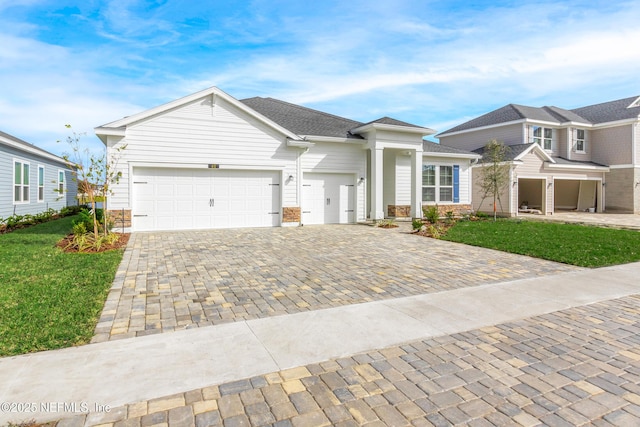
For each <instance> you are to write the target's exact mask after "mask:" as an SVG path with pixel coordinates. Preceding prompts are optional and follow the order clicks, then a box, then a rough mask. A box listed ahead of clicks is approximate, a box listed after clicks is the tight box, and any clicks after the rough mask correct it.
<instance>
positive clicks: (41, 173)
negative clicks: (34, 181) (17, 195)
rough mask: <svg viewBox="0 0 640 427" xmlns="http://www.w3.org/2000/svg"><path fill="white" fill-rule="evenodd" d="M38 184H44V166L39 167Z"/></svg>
mask: <svg viewBox="0 0 640 427" xmlns="http://www.w3.org/2000/svg"><path fill="white" fill-rule="evenodd" d="M38 185H44V168H38Z"/></svg>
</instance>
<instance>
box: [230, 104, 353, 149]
mask: <svg viewBox="0 0 640 427" xmlns="http://www.w3.org/2000/svg"><path fill="white" fill-rule="evenodd" d="M240 102H242V103H243V104H245V105H246V106H248V107H249V108H252V109H253V110H255V111H257V112H258V113H260V114H262V115H263V116H265V117H266V118H268V119H269V120H272V121H274V122H275V123H277V124H279V125H280V126H282V127H284V128H285V129H288V130H290V131H291V132H294V133H296V134H298V135H316V136H330V137H339V138H356V139H362V137H361V136H359V135H352V134H351V133H350V132H349V131H350V130H351V129H354V128H356V127H358V126H361V125H362V123H360V122H357V121H355V120H350V119H346V118H344V117H339V116H334V115H333V114H328V113H324V112H322V111H318V110H313V109H311V108H307V107H302V106H300V105H295V104H290V103H288V102H285V101H280V100H278V99H273V98H262V97H254V98H247V99H241V100H240Z"/></svg>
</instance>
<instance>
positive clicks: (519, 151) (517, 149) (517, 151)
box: [473, 144, 554, 163]
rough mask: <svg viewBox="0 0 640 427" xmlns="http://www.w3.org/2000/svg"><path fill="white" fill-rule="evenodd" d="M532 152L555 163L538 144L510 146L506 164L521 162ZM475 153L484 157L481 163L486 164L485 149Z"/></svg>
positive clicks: (506, 155) (506, 154)
mask: <svg viewBox="0 0 640 427" xmlns="http://www.w3.org/2000/svg"><path fill="white" fill-rule="evenodd" d="M532 151H536V152H537V153H538V154H540V155H541V156H542V157H543V158H544V159H545V161H549V162H552V163H553V162H554V160H553V159H552V158H551V156H549V154H547V152H546V151H544V150H543V149H542V147H540V146H539V145H538V144H515V145H508V146H507V150H506V153H505V159H504V161H505V162H513V161H516V160H521V159H522V158H523V157H524V156H525V155H527V154H529V153H530V152H532ZM473 152H474V153H477V154H480V155H482V159H481V160H480V163H484V160H485V147H484V146H483V147H480V148H478V149H476V150H473Z"/></svg>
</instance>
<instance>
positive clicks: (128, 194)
mask: <svg viewBox="0 0 640 427" xmlns="http://www.w3.org/2000/svg"><path fill="white" fill-rule="evenodd" d="M95 131H96V134H97V135H98V137H100V139H101V140H102V141H103V142H104V143H105V145H106V146H107V152H108V155H109V156H113V155H114V147H116V146H120V145H121V144H126V149H125V150H123V151H121V153H120V155H121V157H120V159H119V162H118V168H119V170H120V171H121V172H122V177H121V178H120V181H119V183H118V184H117V185H114V186H112V189H113V191H114V194H113V195H112V197H111V199H110V208H111V212H110V213H111V215H112V216H113V217H114V219H115V222H116V224H120V223H122V224H123V225H124V228H131V229H133V230H134V231H144V230H176V229H205V228H227V227H270V226H280V225H299V224H328V223H354V222H358V221H365V220H367V219H373V220H375V219H382V218H384V217H385V216H387V217H389V216H391V217H399V216H403V217H404V216H407V217H422V205H423V200H424V204H428V203H438V204H439V205H440V206H441V208H442V209H446V210H463V211H466V210H469V209H470V207H471V206H470V202H471V201H470V190H471V185H470V181H469V176H470V164H471V162H472V161H476V160H477V159H478V158H480V156H479V155H477V154H474V153H470V152H466V151H463V150H458V149H455V148H446V147H440V146H439V145H437V144H434V143H429V142H425V141H423V137H424V136H426V135H431V134H433V133H435V131H433V130H431V129H429V128H424V127H421V126H415V125H412V124H409V123H405V122H401V121H398V120H395V119H391V118H388V117H385V118H382V119H379V120H375V121H372V122H369V123H361V122H357V121H354V120H350V119H346V118H343V117H338V116H335V115H331V114H327V113H323V112H321V111H317V110H312V109H309V108H305V107H302V106H299V105H294V104H290V103H287V102H283V101H279V100H276V99H272V98H259V97H257V98H249V99H245V100H241V101H239V100H237V99H235V98H233V97H231V96H229V95H228V94H226V93H224V92H223V91H221V90H219V89H217V88H215V87H212V88H209V89H206V90H203V91H201V92H198V93H195V94H192V95H189V96H186V97H184V98H181V99H178V100H176V101H173V102H170V103H167V104H165V105H161V106H159V107H156V108H152V109H150V110H147V111H144V112H141V113H138V114H135V115H132V116H129V117H125V118H123V119H120V120H116V121H114V122H111V123H108V124H105V125H103V126H100V127H97V128H96V129H95ZM423 170H424V172H423ZM443 205H446V206H443Z"/></svg>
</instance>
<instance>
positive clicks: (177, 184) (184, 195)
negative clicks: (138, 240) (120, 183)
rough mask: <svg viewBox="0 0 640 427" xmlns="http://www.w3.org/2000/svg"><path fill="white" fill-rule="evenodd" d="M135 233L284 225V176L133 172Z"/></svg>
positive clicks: (154, 170) (173, 170)
mask: <svg viewBox="0 0 640 427" xmlns="http://www.w3.org/2000/svg"><path fill="white" fill-rule="evenodd" d="M133 175H134V178H133V229H134V230H136V231H152V230H190V229H205V228H236V227H238V228H239V227H273V226H278V225H280V187H279V185H280V184H279V183H280V173H279V172H276V171H247V170H221V169H179V168H134V170H133Z"/></svg>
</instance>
